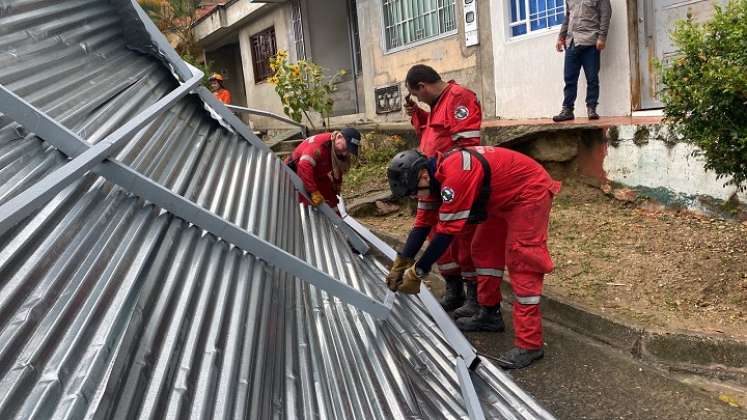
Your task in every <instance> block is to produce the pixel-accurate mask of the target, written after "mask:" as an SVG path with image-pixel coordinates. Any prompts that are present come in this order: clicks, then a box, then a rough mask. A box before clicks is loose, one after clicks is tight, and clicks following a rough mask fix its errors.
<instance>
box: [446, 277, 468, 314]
mask: <svg viewBox="0 0 747 420" xmlns="http://www.w3.org/2000/svg"><path fill="white" fill-rule="evenodd" d="M445 280H446V293H445V294H444V298H443V299H442V300H441V307H442V308H444V311H446V312H451V311H453V310H454V309H456V308H458V307H460V306H462V305H464V281H463V280H462V277H461V276H446V279H445Z"/></svg>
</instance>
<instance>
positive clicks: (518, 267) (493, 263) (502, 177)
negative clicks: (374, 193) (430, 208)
mask: <svg viewBox="0 0 747 420" xmlns="http://www.w3.org/2000/svg"><path fill="white" fill-rule="evenodd" d="M388 178H389V186H390V188H391V190H392V194H393V195H394V197H407V196H413V195H416V194H417V193H418V192H420V191H421V190H431V191H433V192H434V193H439V195H440V196H441V203H439V206H438V209H437V210H436V211H437V212H438V220H437V222H436V223H435V224H434V225H433V226H432V228H429V230H430V229H432V230H433V231H434V232H435V235H434V236H433V239H432V240H431V242H430V244H428V247H427V248H426V250H425V251H424V252H423V254H422V255H421V257H420V259H418V261H417V262H416V263H415V264H414V265H412V266H411V267H409V268H408V269H407V270H406V271H405V273H404V275H403V277H402V280H401V281H400V282H398V283H397V284H395V285H394V286H396V288H395V290H396V291H397V292H400V293H406V294H414V293H418V292H419V291H420V285H421V283H422V282H423V281H424V280H425V279H426V277H427V275H428V272H429V271H430V269H431V265H433V264H434V263H435V262H436V261H437V260H438V259H439V258H440V257H441V255H443V254H444V253H445V252H446V251H447V249H448V248H449V245H450V244H451V243H452V242H453V241H455V240H457V239H458V238H459V236H460V235H461V232H463V231H464V230H465V229H471V227H470V226H472V228H474V230H475V231H474V234H473V239H472V242H471V243H470V254H471V258H472V261H473V264H474V266H475V271H476V272H477V299H478V303H479V311H478V312H477V313H476V314H475V315H473V316H470V317H461V318H458V319H457V320H456V324H457V327H459V329H460V330H462V331H492V332H502V331H504V329H505V326H504V324H503V318H502V317H501V309H500V304H501V300H502V299H501V282H502V280H503V275H504V268H508V271H509V273H510V275H511V287H512V289H513V291H514V295H515V299H514V302H513V321H514V331H515V340H514V346H515V347H514V348H513V349H511V350H510V351H509V352H507V353H505V354H504V355H502V356H501V357H500V358H499V359H498V360H497V362H498V364H499V365H500V366H501V367H503V368H506V369H518V368H523V367H526V366H529V365H530V364H531V363H532V362H533V361H535V360H537V359H539V358H541V357H542V356H543V355H544V350H543V339H542V314H541V313H540V307H539V303H540V298H541V295H542V283H543V280H544V276H545V274H547V273H550V272H551V271H552V270H553V262H552V259H551V258H550V253H549V251H548V249H547V236H548V226H549V219H550V209H551V207H552V201H553V197H554V196H556V195H557V194H558V192H559V191H560V186H561V185H560V183H559V182H558V181H555V180H554V179H552V177H551V176H550V175H549V174H548V173H547V171H546V170H545V169H544V168H543V167H542V166H541V165H540V164H539V163H537V162H536V161H534V160H532V159H531V158H530V157H528V156H525V155H523V154H521V153H518V152H515V151H513V150H509V149H505V148H502V147H490V146H473V147H464V148H458V149H454V150H452V151H450V152H447V153H445V154H439V156H438V157H437V158H430V159H428V158H427V157H426V156H425V155H423V154H422V153H420V152H419V151H417V150H408V151H405V152H401V153H399V154H398V155H397V156H395V157H394V158H393V159H392V161H391V163H390V165H389V170H388ZM423 242H424V240H422V241H420V242H419V243H417V244H412V246H410V249H409V251H408V250H404V251H403V252H402V254H404V255H403V256H404V257H409V258H413V259H414V258H415V256H416V255H417V254H418V252H419V251H420V248H421V247H422V246H423ZM390 286H391V285H390Z"/></svg>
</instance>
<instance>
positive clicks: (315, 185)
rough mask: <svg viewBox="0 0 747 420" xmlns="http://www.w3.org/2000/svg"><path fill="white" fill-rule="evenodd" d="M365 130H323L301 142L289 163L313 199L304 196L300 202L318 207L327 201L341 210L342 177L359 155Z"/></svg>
mask: <svg viewBox="0 0 747 420" xmlns="http://www.w3.org/2000/svg"><path fill="white" fill-rule="evenodd" d="M360 142H361V133H360V132H358V130H356V129H355V128H350V127H347V128H343V129H342V130H341V131H334V132H332V133H321V134H317V135H315V136H312V137H309V138H307V139H306V140H304V141H303V142H301V144H299V145H298V146H297V147H296V149H295V150H294V151H293V153H292V154H291V155H290V156H289V157H288V158H287V159H286V161H285V163H286V165H288V166H289V167H290V168H291V169H293V171H294V172H296V173H297V174H298V176H299V177H300V178H301V180H302V181H303V185H304V188H305V189H306V192H307V193H308V194H309V198H310V200H307V199H306V198H305V197H303V196H300V197H299V201H301V202H302V203H305V204H311V205H312V206H314V207H317V206H319V205H321V204H322V203H324V202H326V203H327V204H329V206H330V207H332V208H333V209H335V210H336V209H337V203H338V198H337V195H338V194H339V193H340V190H341V188H342V176H343V175H344V174H345V173H346V172H347V171H348V169H349V168H350V165H351V163H352V156H357V155H358V146H359V145H360Z"/></svg>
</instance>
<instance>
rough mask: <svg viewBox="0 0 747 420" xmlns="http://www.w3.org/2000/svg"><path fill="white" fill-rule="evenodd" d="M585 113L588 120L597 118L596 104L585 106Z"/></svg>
mask: <svg viewBox="0 0 747 420" xmlns="http://www.w3.org/2000/svg"><path fill="white" fill-rule="evenodd" d="M586 114H587V115H588V116H589V119H590V120H598V119H599V114H597V106H596V105H593V106H592V105H589V106H587V107H586Z"/></svg>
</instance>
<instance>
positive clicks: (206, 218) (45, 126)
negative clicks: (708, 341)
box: [0, 85, 393, 319]
mask: <svg viewBox="0 0 747 420" xmlns="http://www.w3.org/2000/svg"><path fill="white" fill-rule="evenodd" d="M211 96H212V95H211ZM165 98H166V97H165ZM165 98H164V99H165ZM0 109H2V110H3V112H4V113H5V114H6V115H8V116H9V117H10V118H12V119H14V120H15V121H16V122H18V123H19V124H22V125H24V127H26V128H27V129H28V130H29V131H32V132H34V133H35V134H36V135H37V136H39V137H41V138H43V139H44V140H45V141H47V142H48V143H50V144H52V145H53V146H55V147H57V148H58V149H60V150H61V151H62V152H63V153H65V154H67V155H69V156H71V157H74V158H75V157H81V160H80V161H76V160H75V159H74V160H73V162H74V165H73V166H69V167H68V169H67V170H66V171H65V172H64V173H61V174H60V175H62V176H63V179H62V180H61V182H60V183H59V184H57V183H54V182H53V181H54V180H50V181H48V182H50V183H52V185H43V186H41V187H42V188H47V189H46V191H50V190H51V188H57V187H59V185H62V186H63V187H64V185H65V184H64V182H67V181H69V180H71V179H73V177H74V176H75V175H79V174H82V173H84V172H85V170H84V169H83V168H85V167H87V166H95V167H94V168H93V171H94V172H95V173H97V174H98V175H101V176H103V177H104V178H106V179H107V180H109V181H110V182H112V183H114V184H117V185H119V186H121V187H122V188H124V189H125V190H126V191H129V192H132V193H133V194H136V195H138V196H139V197H141V198H143V199H145V200H147V201H150V202H152V203H154V204H156V205H157V206H159V207H161V208H163V209H164V210H167V211H169V212H171V213H172V214H174V215H176V216H177V217H180V218H182V219H184V220H185V221H187V222H190V223H193V224H194V225H196V226H199V227H200V228H202V229H204V230H206V231H208V232H210V233H212V234H213V235H215V236H217V237H220V238H223V239H224V240H226V241H227V242H229V243H231V244H234V245H236V246H237V247H239V248H240V249H243V250H245V251H247V252H249V253H251V254H252V255H254V256H256V257H257V258H259V259H261V260H264V261H266V262H267V263H269V264H271V265H273V266H275V267H277V268H279V269H281V270H283V271H285V272H286V273H289V274H291V275H293V276H295V277H297V278H299V279H301V280H304V281H307V282H308V283H310V284H312V285H314V286H316V287H319V288H320V289H322V290H324V291H326V292H327V293H328V294H330V295H331V296H335V297H337V298H339V299H341V300H342V301H343V302H345V303H348V304H351V305H353V306H355V307H356V308H358V309H359V310H361V311H364V312H367V313H370V314H371V315H373V316H374V317H376V318H379V319H385V318H386V317H387V316H388V315H389V312H390V311H391V309H392V304H393V294H391V293H390V294H388V295H387V298H386V300H385V301H384V303H380V302H378V301H376V300H374V299H372V298H371V297H369V296H367V295H365V294H363V293H361V292H360V291H358V290H356V289H354V288H352V287H350V286H348V285H346V284H344V283H341V282H339V281H338V280H336V279H334V278H332V277H330V276H329V275H328V274H327V273H325V272H323V271H321V270H319V269H317V268H316V267H314V266H312V265H311V264H309V263H307V262H306V261H304V260H302V259H300V258H298V257H296V256H295V255H293V254H290V253H288V252H287V251H285V250H284V249H282V248H279V247H277V246H275V245H274V244H272V243H270V242H267V241H265V240H263V239H261V238H259V237H258V236H256V235H254V234H252V233H250V232H247V231H245V230H243V229H242V228H240V227H239V226H237V225H235V224H233V223H230V222H228V221H226V220H224V219H222V218H220V217H219V216H217V215H215V214H213V213H212V212H210V211H208V210H206V209H203V208H202V207H200V206H198V205H197V204H195V203H193V202H192V201H189V200H187V199H186V198H184V197H182V196H180V195H178V194H175V193H174V192H172V191H171V190H169V189H167V188H165V187H163V186H162V185H160V184H158V183H156V182H155V181H153V180H151V179H150V178H147V177H146V176H144V175H142V174H140V173H138V172H137V171H135V170H133V169H131V168H129V167H127V166H126V165H123V164H122V163H119V162H117V161H115V160H113V159H108V160H104V161H103V162H101V160H103V158H102V159H100V160H96V159H99V158H101V154H102V151H101V150H100V149H96V150H95V151H94V152H91V149H92V147H91V146H90V145H89V144H88V143H87V142H86V141H85V140H83V139H81V138H80V137H79V136H78V135H76V134H75V133H73V132H72V131H70V130H69V129H67V128H66V127H65V126H63V125H62V124H60V123H58V122H57V121H55V120H53V119H52V118H50V117H49V116H47V115H46V114H44V113H43V112H41V111H40V110H38V109H36V108H35V107H34V106H33V105H31V104H29V103H28V102H26V101H25V100H23V99H22V98H20V97H18V96H17V95H15V94H14V93H13V92H11V91H9V90H8V89H7V88H5V87H3V86H2V85H0ZM149 109H150V108H149ZM6 110H7V112H6ZM143 114H145V112H144V113H143ZM143 114H141V115H140V116H139V117H140V118H138V120H137V121H136V120H133V121H130V122H128V123H127V124H125V125H124V126H123V127H122V128H120V129H119V130H117V131H115V133H120V135H124V133H126V132H127V131H129V130H135V129H140V128H142V126H143V125H144V124H146V123H147V121H150V120H152V118H154V117H155V116H154V115H143ZM146 120H147V121H146ZM112 136H114V133H113V134H112ZM110 137H111V136H110ZM111 147H112V143H107V144H106V145H102V146H101V148H102V149H105V150H111ZM89 152H90V155H89ZM94 157H96V158H94ZM105 157H106V156H104V158H105ZM73 162H71V163H73ZM96 164H98V165H96ZM68 165H69V164H68ZM68 165H65V166H68ZM63 168H64V167H63ZM47 178H49V177H47ZM45 181H46V179H45ZM30 194H31V199H29V197H27V196H24V197H23V202H21V203H13V207H14V208H15V206H17V205H21V206H26V207H24V208H25V209H28V208H30V207H31V206H35V205H39V204H40V202H41V203H43V201H41V198H42V197H41V196H42V195H43V191H42V192H40V191H37V190H34V191H33V192H31V193H30ZM36 194H38V196H37V195H36ZM34 197H36V198H34ZM9 207H10V206H9ZM14 208H10V209H9V210H11V211H9V212H8V213H7V214H6V213H4V211H3V212H0V226H1V227H2V228H3V229H6V230H7V229H9V228H10V227H12V226H13V225H14V224H13V223H12V222H13V221H14V220H17V219H18V216H19V215H20V213H19V212H17V211H16V212H14V211H12V210H14ZM2 210H5V208H4V207H3V208H2ZM330 210H331V209H330ZM16 223H17V221H16Z"/></svg>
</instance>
